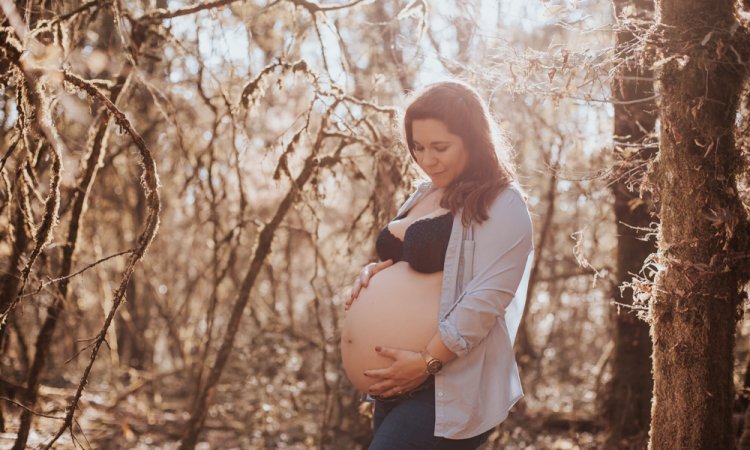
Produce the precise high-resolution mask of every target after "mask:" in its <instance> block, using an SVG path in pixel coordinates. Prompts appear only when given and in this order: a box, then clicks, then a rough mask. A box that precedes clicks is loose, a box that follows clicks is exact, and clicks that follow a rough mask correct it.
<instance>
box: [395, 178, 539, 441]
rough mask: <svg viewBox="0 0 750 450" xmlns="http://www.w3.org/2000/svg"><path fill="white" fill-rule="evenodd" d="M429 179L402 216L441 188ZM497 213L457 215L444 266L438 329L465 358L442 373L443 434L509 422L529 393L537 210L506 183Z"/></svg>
mask: <svg viewBox="0 0 750 450" xmlns="http://www.w3.org/2000/svg"><path fill="white" fill-rule="evenodd" d="M434 189H435V187H434V186H433V185H432V183H431V182H429V181H426V182H423V183H421V184H420V185H419V186H418V187H417V190H416V191H415V192H414V193H413V194H411V196H410V197H409V198H408V199H407V200H406V202H405V203H404V204H403V205H402V206H401V208H399V210H398V213H397V215H401V214H402V213H404V212H406V211H407V210H409V208H411V207H412V206H413V205H414V204H416V203H417V202H418V201H419V200H420V199H421V198H423V197H424V196H425V195H426V194H428V193H430V192H431V191H432V190H434ZM488 212H489V219H488V220H486V221H484V222H482V223H481V224H477V223H474V224H472V225H470V226H468V227H464V226H463V224H462V223H461V211H459V212H458V214H456V215H455V217H454V218H453V228H452V229H451V235H450V239H449V241H448V249H447V251H446V254H445V265H444V266H443V284H442V290H441V295H440V317H439V322H438V330H439V332H440V336H441V338H442V340H443V343H444V344H445V345H446V346H447V347H448V348H449V349H450V350H451V351H452V352H453V353H455V354H456V355H458V358H456V359H454V360H453V361H451V362H449V363H447V364H446V365H445V366H444V367H443V370H441V371H440V372H439V373H437V374H436V375H435V436H440V437H446V438H449V439H467V438H470V437H473V436H476V435H478V434H481V433H483V432H485V431H487V430H489V429H490V428H493V427H494V426H495V425H497V424H499V423H501V422H502V421H503V420H505V418H506V417H507V416H508V410H509V409H510V408H511V407H512V406H513V405H514V404H515V403H516V402H517V401H518V400H519V399H520V398H521V397H523V390H522V388H521V380H520V377H519V375H518V366H517V365H516V360H515V356H514V353H513V342H514V340H515V337H516V332H517V331H518V326H519V324H520V322H521V315H522V314H523V309H524V304H525V303H526V290H527V288H528V284H529V273H530V272H531V266H532V262H533V258H534V244H533V231H532V223H531V217H530V215H529V211H528V209H527V207H526V203H525V202H524V199H523V195H522V193H521V191H520V189H519V187H518V186H517V185H516V184H515V183H514V184H511V185H509V186H508V187H506V188H505V189H504V190H503V191H502V192H501V193H500V194H498V196H497V197H496V198H495V200H494V201H493V202H492V204H491V206H490V208H489V211H488Z"/></svg>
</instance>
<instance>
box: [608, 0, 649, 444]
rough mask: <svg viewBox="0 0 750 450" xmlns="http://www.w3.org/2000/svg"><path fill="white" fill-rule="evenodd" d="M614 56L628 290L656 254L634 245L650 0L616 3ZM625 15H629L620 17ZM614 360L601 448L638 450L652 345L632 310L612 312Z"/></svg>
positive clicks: (644, 207)
mask: <svg viewBox="0 0 750 450" xmlns="http://www.w3.org/2000/svg"><path fill="white" fill-rule="evenodd" d="M613 6H614V8H615V14H616V15H617V17H618V22H619V25H620V26H619V31H618V32H617V47H618V52H622V53H623V54H625V55H626V58H625V60H624V62H623V63H622V66H621V68H620V70H619V71H618V76H617V78H616V79H615V82H614V83H613V86H612V91H613V96H614V98H615V99H616V100H617V101H618V102H617V103H616V104H615V107H614V109H615V120H614V134H615V136H614V141H615V146H614V150H615V156H616V158H617V164H618V170H617V171H616V172H615V176H616V180H615V181H614V182H613V183H612V193H613V196H614V212H615V220H616V223H617V279H618V280H619V282H620V283H628V282H631V280H632V278H633V276H632V275H631V274H637V273H639V272H640V270H641V267H642V266H643V262H644V261H645V260H646V258H647V257H648V256H649V255H650V254H651V253H653V252H654V250H655V246H654V244H653V241H644V240H643V239H639V237H641V236H643V235H644V234H645V233H644V231H642V230H643V229H644V228H648V227H649V223H650V222H651V221H652V218H651V215H650V213H649V209H650V206H651V205H650V203H651V202H650V201H649V199H648V198H647V197H646V198H643V199H642V198H641V197H640V195H639V192H638V191H639V187H640V184H641V177H642V176H644V172H645V170H643V168H644V166H645V164H646V162H647V161H649V160H650V159H652V158H653V157H654V155H655V150H654V148H653V146H652V145H650V141H651V138H652V136H653V131H654V126H655V123H656V114H655V111H656V103H655V101H654V99H653V95H654V83H653V78H652V77H653V73H652V71H651V70H650V69H649V68H647V67H645V66H644V64H643V63H642V61H640V58H639V56H638V55H637V54H635V53H633V52H632V49H629V48H628V47H632V46H633V45H634V44H635V42H636V39H635V35H634V34H633V32H632V31H631V27H632V26H634V25H633V22H632V21H633V20H634V19H648V18H650V17H651V16H653V9H654V8H653V2H652V1H649V0H636V1H632V0H616V1H614V2H613ZM626 11H627V12H626ZM612 295H613V298H614V299H615V300H616V301H617V302H618V303H622V304H626V305H633V304H634V302H633V291H632V290H623V291H622V293H621V291H620V288H619V286H615V288H614V290H613V293H612ZM613 322H614V323H613V326H614V330H613V331H614V333H613V334H614V337H613V339H614V343H615V347H614V352H613V356H612V380H611V382H610V384H609V386H608V389H607V394H606V400H605V407H604V409H605V410H604V416H605V417H606V419H607V423H608V436H607V442H606V447H607V448H618V449H620V448H643V447H644V446H645V445H646V442H647V440H648V425H649V419H650V415H651V391H652V389H653V382H652V378H651V338H650V337H649V326H648V323H647V322H645V321H644V320H641V319H640V318H639V317H638V316H637V315H636V311H635V310H633V309H628V308H623V307H621V306H619V305H615V306H614V307H613Z"/></svg>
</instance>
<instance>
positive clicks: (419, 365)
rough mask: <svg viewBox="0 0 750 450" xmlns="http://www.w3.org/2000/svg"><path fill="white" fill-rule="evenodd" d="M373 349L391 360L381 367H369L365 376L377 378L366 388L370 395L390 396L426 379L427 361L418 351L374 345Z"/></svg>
mask: <svg viewBox="0 0 750 450" xmlns="http://www.w3.org/2000/svg"><path fill="white" fill-rule="evenodd" d="M375 351H376V352H377V353H378V354H379V355H381V356H385V357H386V358H390V359H392V360H393V364H391V365H390V366H388V367H385V368H383V369H370V370H366V371H365V376H368V377H372V378H377V379H379V380H378V381H376V382H375V383H373V384H372V385H371V386H370V388H369V389H368V390H367V393H368V394H370V395H377V396H379V397H392V396H394V395H399V394H403V393H404V392H409V391H410V390H412V389H414V388H416V387H417V386H419V385H420V384H422V383H423V382H424V380H426V379H427V377H428V376H429V374H428V373H427V363H426V362H425V360H424V358H422V355H421V354H420V353H419V352H413V351H411V350H401V349H397V348H388V347H375Z"/></svg>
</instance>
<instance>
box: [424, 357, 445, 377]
mask: <svg viewBox="0 0 750 450" xmlns="http://www.w3.org/2000/svg"><path fill="white" fill-rule="evenodd" d="M442 368H443V362H442V361H440V360H439V359H433V360H431V361H430V362H428V363H427V371H428V372H429V373H431V374H433V375H434V374H436V373H438V372H440V369H442Z"/></svg>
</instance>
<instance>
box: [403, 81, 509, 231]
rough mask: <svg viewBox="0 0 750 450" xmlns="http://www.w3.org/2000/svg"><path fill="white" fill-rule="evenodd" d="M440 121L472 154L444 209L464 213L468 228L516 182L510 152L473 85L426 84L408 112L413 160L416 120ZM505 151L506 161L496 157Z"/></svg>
mask: <svg viewBox="0 0 750 450" xmlns="http://www.w3.org/2000/svg"><path fill="white" fill-rule="evenodd" d="M422 119H436V120H439V121H441V122H443V123H444V124H445V126H446V127H447V128H448V131H450V133H451V134H455V135H457V136H460V137H461V139H462V140H463V142H464V146H465V147H466V150H467V151H468V154H469V158H468V161H467V164H466V168H465V169H464V170H463V171H462V172H461V173H460V174H459V175H458V176H457V177H456V178H455V179H454V180H453V181H451V183H450V184H449V185H448V186H446V188H445V192H444V193H443V196H442V198H441V200H440V206H441V207H443V208H445V209H448V210H450V212H451V213H452V214H453V215H454V216H455V215H456V214H457V213H458V211H459V210H461V209H463V214H462V217H461V221H462V222H463V224H464V226H466V225H468V224H469V223H470V222H471V221H476V222H478V223H482V222H483V221H485V220H487V219H488V218H489V214H488V213H489V207H490V204H491V203H492V201H493V200H494V199H495V197H497V195H498V194H499V193H500V191H502V190H503V188H505V187H506V186H508V185H509V184H510V183H512V182H513V181H514V180H515V179H516V174H515V168H514V167H513V164H512V163H511V162H510V158H511V156H512V155H511V153H512V148H511V146H510V145H509V144H508V143H507V141H506V140H505V139H504V137H503V136H502V135H500V133H499V131H498V129H497V127H496V125H495V123H494V122H493V121H492V118H491V116H490V113H489V110H488V108H487V105H486V103H485V102H484V101H483V100H482V98H481V97H480V96H479V94H478V93H477V91H476V90H475V89H474V88H472V87H471V86H469V85H467V84H465V83H462V82H459V81H442V82H438V83H434V84H430V85H427V86H426V87H425V88H424V89H422V90H421V91H418V92H416V93H415V94H413V95H412V97H411V100H410V101H409V104H408V106H407V107H406V111H405V113H404V118H403V123H404V136H405V137H406V146H407V147H408V148H409V153H411V156H412V158H414V160H415V161H416V158H415V156H414V138H413V136H412V123H413V122H414V121H415V120H422ZM498 150H499V151H501V152H503V153H502V159H503V160H502V161H501V159H500V158H498V153H497V152H498Z"/></svg>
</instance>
